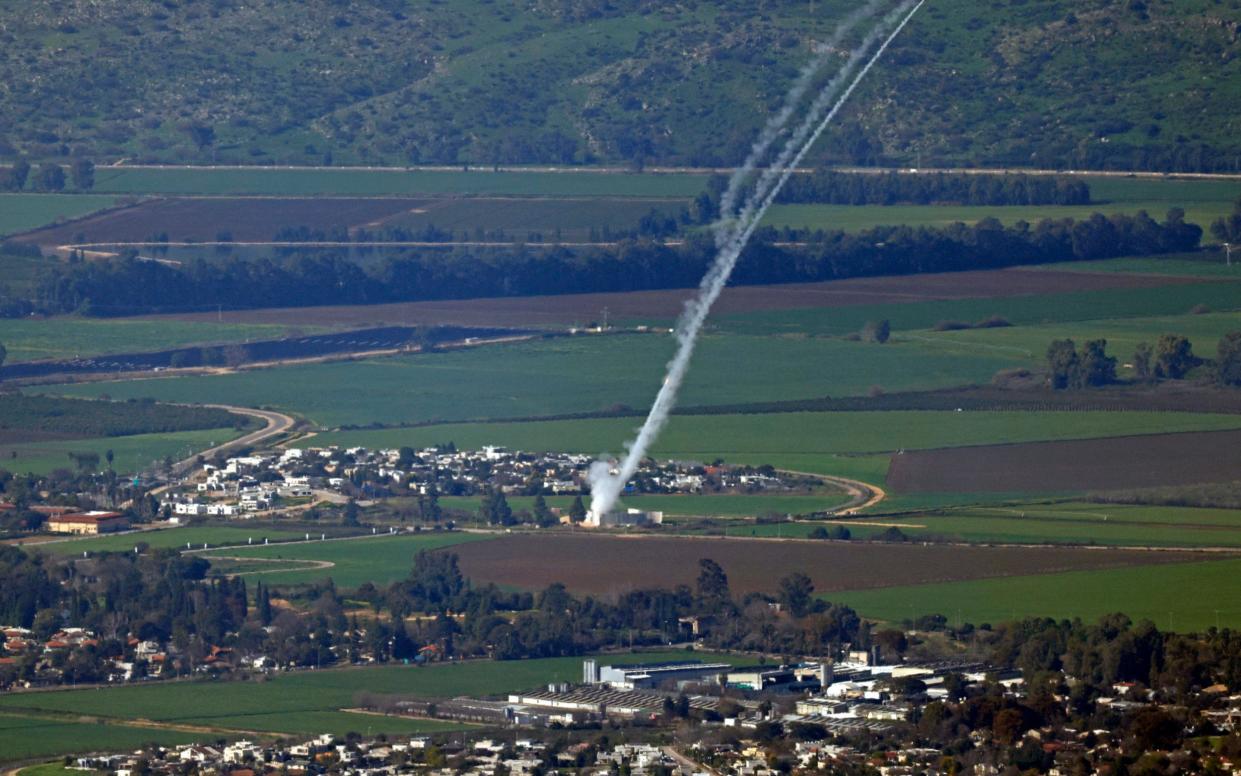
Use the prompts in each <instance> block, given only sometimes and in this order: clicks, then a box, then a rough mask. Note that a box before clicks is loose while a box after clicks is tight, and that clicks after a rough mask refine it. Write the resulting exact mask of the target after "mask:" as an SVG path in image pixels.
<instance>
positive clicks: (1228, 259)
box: [1224, 243, 1232, 267]
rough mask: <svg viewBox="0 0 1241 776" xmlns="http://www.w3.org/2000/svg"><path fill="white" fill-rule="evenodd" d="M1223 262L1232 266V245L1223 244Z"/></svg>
mask: <svg viewBox="0 0 1241 776" xmlns="http://www.w3.org/2000/svg"><path fill="white" fill-rule="evenodd" d="M1224 262H1225V263H1226V264H1227V265H1228V266H1230V267H1231V266H1232V243H1224Z"/></svg>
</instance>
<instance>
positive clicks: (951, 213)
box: [763, 199, 1232, 241]
mask: <svg viewBox="0 0 1241 776" xmlns="http://www.w3.org/2000/svg"><path fill="white" fill-rule="evenodd" d="M1182 205H1183V203H1180V202H1176V201H1161V200H1152V201H1137V202H1125V203H1124V204H1120V203H1115V204H1097V205H1007V206H985V205H886V206H885V205H874V206H856V205H803V204H797V205H791V204H790V205H774V206H773V207H772V208H771V209H770V210H768V211H767V215H766V216H765V217H764V218H763V224H764V225H765V226H774V227H785V226H787V227H790V228H793V229H812V230H814V229H823V230H825V231H832V230H837V229H839V230H842V231H846V232H860V231H863V230H866V229H873V228H874V227H876V226H894V225H897V224H904V225H907V226H914V227H918V226H926V227H936V228H938V227H944V226H948V225H949V224H952V223H956V222H961V223H965V224H975V223H978V222H979V221H981V220H983V219H984V218H994V219H996V220H998V221H1000V222H1001V223H1003V224H1004V225H1005V226H1011V225H1013V224H1015V223H1016V222H1018V221H1026V222H1028V223H1031V224H1034V223H1037V222H1039V221H1041V220H1043V219H1044V218H1050V219H1063V218H1072V219H1075V220H1079V221H1080V220H1085V219H1088V218H1090V216H1091V215H1092V214H1094V213H1100V212H1101V213H1105V214H1107V215H1112V214H1113V213H1128V214H1130V215H1133V214H1136V213H1137V212H1138V211H1139V210H1145V211H1147V213H1148V214H1149V215H1150V216H1151V217H1152V218H1154V219H1155V220H1156V221H1162V220H1163V218H1164V214H1165V213H1166V212H1167V210H1168V208H1170V207H1180V206H1182ZM1184 210H1185V220H1186V221H1188V222H1189V223H1192V224H1197V225H1199V226H1201V227H1202V228H1203V229H1204V230H1206V229H1208V228H1209V227H1210V226H1211V223H1212V222H1213V221H1215V220H1216V219H1217V218H1220V217H1222V216H1226V215H1228V214H1229V213H1231V212H1232V200H1231V199H1229V200H1225V201H1220V202H1201V203H1193V204H1189V205H1187V206H1185V207H1184ZM1204 239H1205V240H1207V241H1210V239H1211V238H1210V235H1209V234H1207V235H1206V236H1205V238H1204Z"/></svg>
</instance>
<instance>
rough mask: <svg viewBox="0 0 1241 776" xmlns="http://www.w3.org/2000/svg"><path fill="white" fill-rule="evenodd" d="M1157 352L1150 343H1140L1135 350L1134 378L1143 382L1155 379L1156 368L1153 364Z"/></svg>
mask: <svg viewBox="0 0 1241 776" xmlns="http://www.w3.org/2000/svg"><path fill="white" fill-rule="evenodd" d="M1154 354H1155V350H1154V348H1152V347H1151V346H1150V343H1149V342H1139V343H1138V346H1137V347H1136V348H1134V350H1133V376H1134V377H1136V378H1137V379H1138V380H1141V381H1143V382H1146V381H1149V380H1151V379H1153V378H1154V377H1155V367H1154V365H1153V364H1152V363H1151V362H1152V360H1153V359H1154Z"/></svg>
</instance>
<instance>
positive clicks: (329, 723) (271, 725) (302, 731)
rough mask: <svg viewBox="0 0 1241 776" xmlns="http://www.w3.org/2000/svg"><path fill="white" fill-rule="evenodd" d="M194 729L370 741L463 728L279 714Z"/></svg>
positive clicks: (206, 721) (344, 714)
mask: <svg viewBox="0 0 1241 776" xmlns="http://www.w3.org/2000/svg"><path fill="white" fill-rule="evenodd" d="M194 724H196V725H210V726H212V727H221V728H229V729H232V730H240V731H246V732H251V731H253V732H256V733H277V734H287V735H308V734H311V733H313V734H315V735H318V734H321V733H332V734H334V735H337V736H340V737H341V738H344V737H345V736H346V735H348V734H349V733H361V734H362V735H364V736H367V737H370V736H373V735H377V734H379V733H386V734H387V735H390V736H398V735H405V736H409V735H421V734H426V733H442V732H445V731H449V730H461V729H462V728H463V727H466V726H465V725H462V724H460V723H457V722H448V721H440V720H433V719H411V718H408V717H388V716H379V715H376V714H366V713H360V712H351V711H280V712H275V713H264V712H253V713H247V714H225V715H222V716H219V717H201V718H197V719H195V720H194Z"/></svg>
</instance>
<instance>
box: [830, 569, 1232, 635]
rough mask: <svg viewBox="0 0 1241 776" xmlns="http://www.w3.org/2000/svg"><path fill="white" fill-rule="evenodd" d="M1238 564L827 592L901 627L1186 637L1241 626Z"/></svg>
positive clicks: (1121, 570)
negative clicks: (1123, 627) (931, 617)
mask: <svg viewBox="0 0 1241 776" xmlns="http://www.w3.org/2000/svg"><path fill="white" fill-rule="evenodd" d="M1238 574H1241V560H1239V559H1230V560H1214V561H1203V562H1197V563H1176V564H1168V565H1149V566H1139V567H1135V568H1126V569H1109V570H1105V571H1073V572H1067V573H1063V574H1043V575H1034V576H1020V577H1008V578H1001V579H985V580H975V581H969V582H947V583H943V584H936V585H920V586H914V587H890V588H881V589H876V590H855V591H848V592H842V593H833V594H832V595H831V596H830V597H831V599H832V600H833V601H837V602H840V603H845V604H848V605H849V606H852V607H854V608H855V609H857V610H858V612H859V613H861V614H862V615H864V616H866V617H874V618H878V619H882V620H888V621H892V622H900V621H903V620H906V619H909V618H912V617H918V616H921V615H924V614H943V615H944V616H946V617H948V618H949V620H950V621H953V622H956V621H958V620H959V621H961V622H972V623H975V624H980V623H984V622H991V623H995V622H1001V621H1005V620H1011V619H1014V618H1019V617H1056V618H1071V617H1081V618H1082V619H1084V620H1095V619H1097V618H1099V617H1101V616H1103V615H1105V614H1109V613H1112V612H1124V613H1125V614H1128V615H1129V616H1130V617H1132V618H1133V619H1135V620H1137V619H1149V620H1151V621H1153V622H1155V624H1157V625H1158V626H1159V627H1161V628H1165V629H1170V630H1177V631H1190V630H1203V629H1205V628H1208V627H1211V626H1214V625H1217V624H1218V625H1220V626H1227V627H1233V628H1235V627H1241V586H1238V585H1237V584H1236V580H1237V575H1238Z"/></svg>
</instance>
